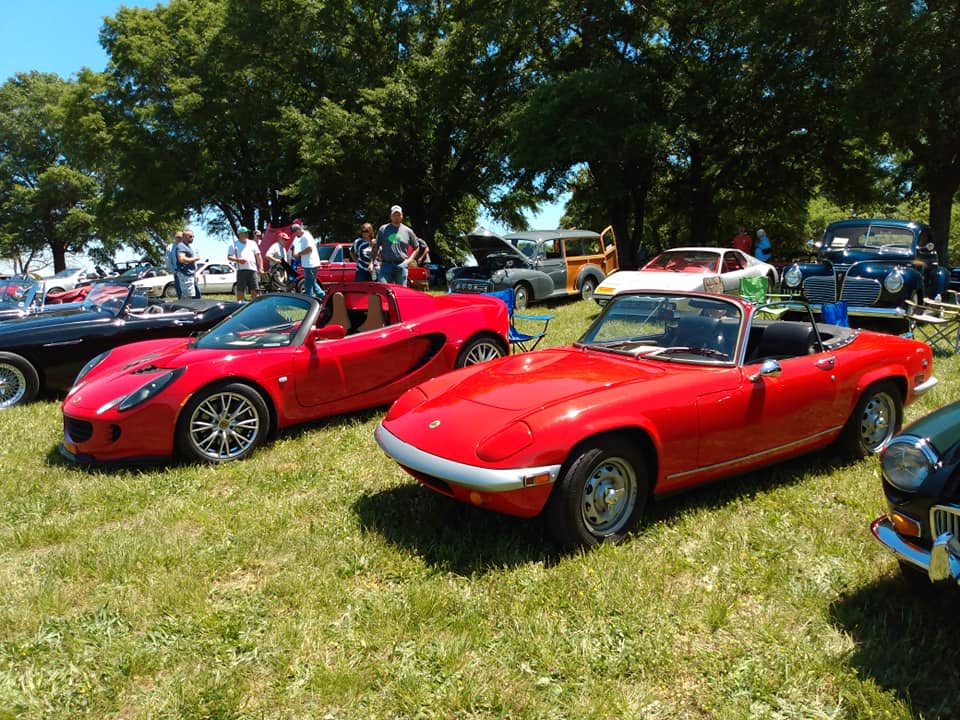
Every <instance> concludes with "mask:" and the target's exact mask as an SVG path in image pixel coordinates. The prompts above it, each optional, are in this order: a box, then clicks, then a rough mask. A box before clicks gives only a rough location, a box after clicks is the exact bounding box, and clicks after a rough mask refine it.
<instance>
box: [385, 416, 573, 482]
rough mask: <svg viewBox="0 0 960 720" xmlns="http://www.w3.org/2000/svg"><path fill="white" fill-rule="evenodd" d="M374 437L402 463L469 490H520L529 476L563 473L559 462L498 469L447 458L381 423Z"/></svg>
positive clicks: (551, 476)
mask: <svg viewBox="0 0 960 720" xmlns="http://www.w3.org/2000/svg"><path fill="white" fill-rule="evenodd" d="M373 436H374V438H376V440H377V443H378V444H379V445H380V447H381V448H382V449H383V451H384V452H385V453H386V454H387V455H389V456H390V457H392V458H393V459H394V460H396V461H397V462H398V463H399V464H400V465H402V466H404V467H407V468H410V469H411V470H414V471H416V472H418V473H422V474H424V475H428V476H430V477H434V478H439V479H440V480H444V481H446V482H448V483H453V484H455V485H459V486H461V487H465V488H467V489H469V490H477V491H479V492H488V493H491V492H509V491H511V490H521V489H523V488H525V487H528V482H527V479H529V478H534V477H537V476H543V475H544V474H548V475H549V476H550V482H551V483H553V482H556V480H557V476H558V475H559V474H560V466H559V465H544V466H542V467H520V468H508V469H504V470H497V469H493V468H484V467H478V466H476V465H467V464H466V463H461V462H456V461H455V460H447V459H446V458H441V457H437V456H436V455H432V454H431V453H428V452H424V451H423V450H420V449H419V448H416V447H414V446H413V445H411V444H410V443H406V442H404V441H403V440H401V439H400V438H398V437H397V436H396V435H394V434H393V433H391V432H390V431H389V430H387V429H386V428H385V427H384V426H383V425H382V424H378V425H377V428H376V430H374V432H373Z"/></svg>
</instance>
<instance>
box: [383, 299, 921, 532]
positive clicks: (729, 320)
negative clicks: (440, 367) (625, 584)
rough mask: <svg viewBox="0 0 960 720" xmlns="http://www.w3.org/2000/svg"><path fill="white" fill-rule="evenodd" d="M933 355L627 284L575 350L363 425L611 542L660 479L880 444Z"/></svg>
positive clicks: (436, 481) (514, 502) (423, 469)
mask: <svg viewBox="0 0 960 720" xmlns="http://www.w3.org/2000/svg"><path fill="white" fill-rule="evenodd" d="M788 310H789V311H791V313H790V315H791V316H794V315H796V314H797V313H801V314H799V317H802V318H806V319H804V320H799V321H798V320H784V319H782V318H783V317H784V315H785V314H786V311H788ZM931 363H932V357H931V351H930V348H929V346H927V345H925V344H924V343H921V342H917V341H914V340H909V339H905V338H900V337H894V336H890V335H880V334H876V333H871V332H865V331H858V330H851V329H849V328H841V327H837V326H834V325H826V324H823V323H816V322H814V318H813V316H812V315H811V314H810V312H809V310H808V309H807V308H806V307H805V306H802V305H798V304H795V303H794V304H786V305H783V304H781V305H780V306H773V305H761V306H754V305H751V304H749V303H747V302H745V301H743V300H741V299H739V298H734V297H728V296H722V295H707V294H704V293H682V292H667V291H662V292H660V291H626V292H624V293H621V294H618V295H616V296H614V297H613V298H612V299H611V300H610V302H609V304H608V305H607V306H606V307H605V308H604V310H603V312H602V313H601V314H600V316H599V317H598V318H597V319H596V321H595V322H594V323H593V325H591V327H590V328H589V329H588V330H587V332H586V334H584V336H583V337H582V338H581V339H580V340H579V341H578V342H577V343H575V344H574V345H572V346H569V347H560V348H553V349H549V350H540V351H538V352H533V353H526V354H522V355H514V356H512V357H509V358H504V359H503V360H500V361H497V362H494V363H490V364H488V365H483V366H481V367H475V368H468V369H465V370H460V371H458V372H455V373H450V374H448V375H444V376H442V377H439V378H434V379H433V380H430V381H428V382H426V383H423V384H422V385H420V386H418V387H416V388H413V389H411V390H409V391H407V392H406V393H405V394H404V395H402V396H401V397H400V398H399V399H398V400H397V401H396V402H395V403H394V404H393V406H392V407H391V408H390V410H389V411H388V412H387V415H386V417H385V418H384V420H383V421H382V422H381V423H380V424H379V425H378V426H377V429H376V438H377V441H378V443H379V444H380V446H381V448H383V450H384V451H385V452H386V453H387V455H389V456H390V457H392V458H394V459H395V460H396V461H397V462H398V463H399V464H400V465H401V466H402V467H403V468H404V469H405V470H406V471H407V472H409V473H410V474H411V475H413V477H415V478H416V479H417V480H419V481H420V482H421V483H423V484H424V485H426V486H427V487H428V488H431V489H433V490H435V491H437V492H439V493H441V494H444V495H447V496H449V497H452V498H455V499H457V500H461V501H463V502H467V503H471V504H473V505H476V506H479V507H484V508H488V509H490V510H495V511H499V512H503V513H509V514H511V515H517V516H520V517H532V516H535V515H540V514H541V513H542V514H543V515H544V517H545V520H546V524H547V527H548V529H549V530H550V532H551V534H552V535H553V536H554V537H555V538H556V539H557V540H558V541H559V543H560V544H561V545H563V546H565V547H567V548H575V547H583V546H590V545H594V544H597V543H600V542H605V541H611V542H616V541H618V540H620V539H622V538H623V537H624V536H625V535H626V534H627V533H628V532H629V531H630V530H631V529H632V528H634V527H635V526H636V525H637V523H638V522H639V520H640V517H641V515H642V514H643V512H644V509H645V507H646V506H647V504H648V502H650V501H651V500H652V499H653V498H654V497H656V496H658V495H661V494H663V493H668V492H673V491H675V490H679V489H682V488H686V487H689V486H693V485H699V484H701V483H704V482H707V481H709V480H714V479H717V478H720V477H724V476H728V475H736V474H738V473H743V472H746V471H748V470H752V469H754V468H758V467H761V466H764V465H769V464H771V463H774V462H776V461H779V460H784V459H786V458H789V457H793V456H795V455H799V454H801V453H806V452H809V451H812V450H817V449H820V448H823V447H825V446H826V445H828V444H829V443H832V442H834V441H836V442H837V444H838V446H839V448H840V449H841V450H842V451H844V453H845V454H847V455H850V456H853V457H863V456H865V455H867V454H870V453H875V452H878V451H879V450H880V449H882V448H883V447H884V445H886V443H887V442H889V440H890V439H891V438H892V437H893V436H894V434H895V433H896V431H897V429H898V428H899V427H900V424H901V420H902V416H903V406H904V405H905V404H907V403H909V402H912V401H913V400H914V398H916V397H917V396H918V395H920V394H921V393H923V392H924V391H926V390H928V389H929V388H931V387H932V386H933V385H935V384H936V382H937V381H936V378H934V377H933V375H932V369H933V368H932V365H931Z"/></svg>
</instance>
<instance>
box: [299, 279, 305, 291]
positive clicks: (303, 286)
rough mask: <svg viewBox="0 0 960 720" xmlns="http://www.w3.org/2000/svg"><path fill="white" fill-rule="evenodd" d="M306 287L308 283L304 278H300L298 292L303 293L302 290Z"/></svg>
mask: <svg viewBox="0 0 960 720" xmlns="http://www.w3.org/2000/svg"><path fill="white" fill-rule="evenodd" d="M305 287H306V285H305V284H304V282H303V278H299V279H298V280H297V292H298V293H302V292H303V291H304V288H305Z"/></svg>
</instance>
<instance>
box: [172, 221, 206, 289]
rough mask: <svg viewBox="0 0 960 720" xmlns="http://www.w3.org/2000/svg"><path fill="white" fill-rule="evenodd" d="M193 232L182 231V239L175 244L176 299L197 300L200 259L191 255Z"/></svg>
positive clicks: (188, 230)
mask: <svg viewBox="0 0 960 720" xmlns="http://www.w3.org/2000/svg"><path fill="white" fill-rule="evenodd" d="M191 245H193V230H190V229H187V230H184V231H183V237H182V238H181V240H180V242H179V243H177V265H176V272H174V280H175V284H176V287H177V297H178V298H179V299H180V300H183V298H199V297H200V285H199V284H198V283H197V263H198V262H199V261H200V258H199V257H198V256H196V255H194V254H193V248H192V247H191Z"/></svg>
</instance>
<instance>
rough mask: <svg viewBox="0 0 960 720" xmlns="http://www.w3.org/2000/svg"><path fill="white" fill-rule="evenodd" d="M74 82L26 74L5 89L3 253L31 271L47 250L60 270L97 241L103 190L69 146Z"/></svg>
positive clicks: (0, 195) (0, 145)
mask: <svg viewBox="0 0 960 720" xmlns="http://www.w3.org/2000/svg"><path fill="white" fill-rule="evenodd" d="M69 87H70V83H69V82H67V81H65V80H63V79H61V78H60V77H59V76H57V75H54V74H46V73H38V72H30V73H20V74H17V75H16V76H14V77H13V78H11V79H10V80H8V81H7V82H6V83H4V84H3V85H2V86H0V246H2V247H3V250H4V254H7V255H8V256H9V255H13V256H15V257H19V258H21V265H22V267H21V269H22V270H26V269H27V268H28V267H29V265H30V263H31V262H32V261H33V259H34V258H36V257H37V256H38V254H40V253H42V252H43V251H44V250H45V249H46V248H49V250H50V252H51V253H52V255H53V265H54V270H56V271H60V270H63V269H64V268H66V256H67V253H68V252H72V253H80V252H83V251H84V250H85V249H86V248H87V247H88V246H89V244H90V243H91V241H92V240H94V238H96V237H97V234H96V216H95V209H96V206H97V202H98V193H99V183H98V180H97V178H96V177H95V175H94V174H93V173H91V172H90V171H88V170H87V169H86V168H85V167H83V165H81V164H77V163H76V162H74V157H73V156H72V155H71V153H70V152H69V150H68V148H67V147H66V145H65V144H64V142H63V132H62V130H63V112H64V106H63V103H64V99H65V97H66V96H67V93H68V90H69Z"/></svg>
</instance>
